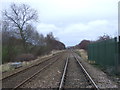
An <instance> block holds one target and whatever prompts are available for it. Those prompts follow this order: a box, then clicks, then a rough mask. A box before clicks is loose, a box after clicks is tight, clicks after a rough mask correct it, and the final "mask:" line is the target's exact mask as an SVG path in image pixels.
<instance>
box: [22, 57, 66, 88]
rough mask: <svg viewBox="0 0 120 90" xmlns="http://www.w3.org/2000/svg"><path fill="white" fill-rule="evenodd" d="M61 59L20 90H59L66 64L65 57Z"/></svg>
mask: <svg viewBox="0 0 120 90" xmlns="http://www.w3.org/2000/svg"><path fill="white" fill-rule="evenodd" d="M65 56H66V55H64V56H63V57H61V59H59V60H58V61H56V62H55V63H54V64H52V65H51V66H50V67H49V68H47V69H46V70H44V71H43V72H41V73H39V74H38V75H37V76H35V77H34V79H31V80H30V81H29V82H28V83H26V84H24V85H23V86H22V87H20V88H58V87H59V84H60V83H59V82H60V79H61V76H62V70H63V66H64V64H65V59H66V57H65Z"/></svg>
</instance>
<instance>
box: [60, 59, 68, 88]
mask: <svg viewBox="0 0 120 90" xmlns="http://www.w3.org/2000/svg"><path fill="white" fill-rule="evenodd" d="M68 60H69V58H68V57H67V60H66V63H65V66H64V71H63V75H62V79H61V81H60V86H59V90H61V89H62V87H63V83H64V79H65V74H66V70H67V66H68Z"/></svg>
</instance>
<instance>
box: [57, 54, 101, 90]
mask: <svg viewBox="0 0 120 90" xmlns="http://www.w3.org/2000/svg"><path fill="white" fill-rule="evenodd" d="M67 88H91V89H95V90H99V88H98V86H97V85H96V83H95V82H94V80H93V79H92V78H91V77H90V75H89V73H88V72H87V71H86V70H85V68H84V67H83V65H82V64H81V63H80V61H79V60H78V58H77V57H76V56H75V54H72V53H71V55H70V56H69V57H67V60H66V64H65V66H64V70H63V74H62V78H61V80H60V85H59V90H62V89H67Z"/></svg>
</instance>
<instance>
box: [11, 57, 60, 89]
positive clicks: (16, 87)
mask: <svg viewBox="0 0 120 90" xmlns="http://www.w3.org/2000/svg"><path fill="white" fill-rule="evenodd" d="M59 58H60V57H58V58H57V59H56V60H55V61H53V62H51V63H49V64H47V65H46V66H44V67H43V68H41V69H40V70H39V71H38V72H36V73H34V74H33V75H31V76H30V77H28V78H27V79H25V80H24V81H22V82H21V83H20V84H18V85H17V86H15V87H14V88H13V89H12V90H16V89H18V88H19V87H20V86H22V85H23V84H25V83H26V82H27V81H29V80H30V79H32V78H33V77H34V76H36V75H37V74H39V73H40V72H41V71H43V70H44V69H46V68H47V67H49V66H50V65H52V64H53V63H54V62H56V61H57V60H58V59H59Z"/></svg>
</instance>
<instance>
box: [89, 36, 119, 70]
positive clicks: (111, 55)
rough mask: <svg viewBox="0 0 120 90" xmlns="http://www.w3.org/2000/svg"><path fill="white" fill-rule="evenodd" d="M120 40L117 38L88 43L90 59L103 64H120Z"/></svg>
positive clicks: (116, 65)
mask: <svg viewBox="0 0 120 90" xmlns="http://www.w3.org/2000/svg"><path fill="white" fill-rule="evenodd" d="M119 55H120V42H117V39H116V38H114V39H109V40H104V41H98V42H94V43H91V44H89V45H88V59H89V60H90V61H93V62H95V63H96V64H99V65H102V66H105V67H106V66H113V67H114V66H115V68H117V67H118V66H119V65H120V60H119Z"/></svg>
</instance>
